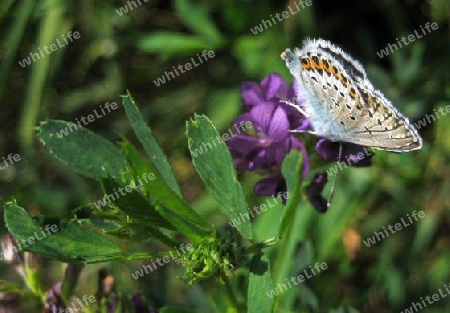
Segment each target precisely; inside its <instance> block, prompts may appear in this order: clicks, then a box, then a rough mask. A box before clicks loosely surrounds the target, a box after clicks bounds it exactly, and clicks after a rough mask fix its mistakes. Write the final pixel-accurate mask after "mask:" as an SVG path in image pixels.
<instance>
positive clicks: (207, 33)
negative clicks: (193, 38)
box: [175, 0, 221, 44]
mask: <svg viewBox="0 0 450 313" xmlns="http://www.w3.org/2000/svg"><path fill="white" fill-rule="evenodd" d="M175 10H176V11H177V12H178V16H179V17H180V18H181V19H182V20H183V21H184V23H185V24H186V26H187V27H189V29H190V30H191V31H193V32H194V33H196V34H198V35H200V36H201V37H203V38H204V39H206V40H207V42H208V43H212V44H217V43H218V42H219V41H220V40H221V35H220V32H219V30H218V29H217V27H216V25H215V24H214V21H213V20H212V19H211V18H210V17H209V15H208V12H207V11H206V10H205V8H204V7H202V6H199V5H198V4H197V5H194V4H193V3H192V2H191V1H189V0H175Z"/></svg>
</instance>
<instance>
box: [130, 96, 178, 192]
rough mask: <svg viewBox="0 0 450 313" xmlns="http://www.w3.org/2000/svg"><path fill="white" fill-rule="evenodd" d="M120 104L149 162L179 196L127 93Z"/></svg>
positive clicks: (139, 112)
mask: <svg viewBox="0 0 450 313" xmlns="http://www.w3.org/2000/svg"><path fill="white" fill-rule="evenodd" d="M122 104H123V106H124V107H125V112H126V114H127V116H128V119H129V120H130V122H131V126H133V129H134V131H135V132H136V136H137V137H138V138H139V141H140V142H141V143H142V145H143V146H144V149H145V152H147V154H148V156H149V157H150V161H151V162H152V163H153V165H154V166H155V167H156V169H157V170H158V172H159V173H160V174H161V175H162V177H163V178H164V181H165V182H166V183H167V184H168V185H169V186H170V188H171V189H172V190H173V191H175V192H176V193H177V194H178V195H179V196H181V191H180V186H179V185H178V182H177V179H176V177H175V175H174V174H173V171H172V167H171V166H170V163H169V161H168V160H167V158H166V155H165V154H164V152H163V151H162V149H161V147H160V146H159V144H158V142H157V141H156V139H155V137H154V136H153V134H152V130H151V129H150V127H149V126H148V125H147V122H146V121H145V119H144V117H143V116H142V114H141V111H139V108H138V107H137V105H136V103H135V101H134V99H133V98H132V96H131V94H130V93H129V92H127V96H123V101H122Z"/></svg>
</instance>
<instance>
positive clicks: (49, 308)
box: [45, 282, 66, 313]
mask: <svg viewBox="0 0 450 313" xmlns="http://www.w3.org/2000/svg"><path fill="white" fill-rule="evenodd" d="M61 285H62V284H61V282H57V283H56V284H54V285H53V287H52V289H50V290H49V291H48V292H47V296H46V297H45V309H46V312H48V313H59V312H63V311H65V309H66V306H65V305H64V302H63V299H62V297H61Z"/></svg>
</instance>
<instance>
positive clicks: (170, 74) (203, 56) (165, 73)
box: [153, 50, 215, 87]
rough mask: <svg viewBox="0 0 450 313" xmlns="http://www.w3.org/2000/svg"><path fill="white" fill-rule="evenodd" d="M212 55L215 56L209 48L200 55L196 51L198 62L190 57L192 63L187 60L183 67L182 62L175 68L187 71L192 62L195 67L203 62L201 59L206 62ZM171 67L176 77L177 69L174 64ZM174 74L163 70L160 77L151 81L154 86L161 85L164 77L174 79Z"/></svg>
mask: <svg viewBox="0 0 450 313" xmlns="http://www.w3.org/2000/svg"><path fill="white" fill-rule="evenodd" d="M206 54H208V55H206ZM208 57H209V58H208ZM214 57H215V55H214V51H212V50H209V51H206V50H203V52H202V55H201V56H200V55H199V54H198V53H197V59H198V61H199V62H200V63H196V62H195V59H194V58H193V57H192V58H191V61H192V63H189V62H187V63H186V64H184V68H183V64H179V65H178V67H177V68H178V69H179V70H180V72H181V73H186V72H187V71H190V70H191V69H192V64H194V67H197V66H199V65H200V64H203V59H204V60H205V62H206V61H208V60H209V59H212V58H214ZM172 68H173V70H174V71H175V74H177V77H178V76H179V75H180V74H179V73H178V71H177V69H176V68H175V65H174V66H172ZM175 74H174V73H173V72H171V71H169V72H168V71H164V75H163V76H161V77H158V78H157V79H156V80H154V81H153V83H155V85H156V87H159V86H161V85H163V84H165V83H166V78H167V81H170V80H171V79H174V78H175ZM164 76H165V77H164ZM170 76H172V77H170Z"/></svg>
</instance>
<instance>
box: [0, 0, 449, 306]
mask: <svg viewBox="0 0 450 313" xmlns="http://www.w3.org/2000/svg"><path fill="white" fill-rule="evenodd" d="M130 2H133V1H130ZM134 2H138V1H137V0H135V1H134ZM140 2H141V4H142V5H140V6H137V7H136V8H134V9H133V10H130V11H129V12H128V13H125V14H122V15H120V14H118V13H117V10H119V9H120V8H121V7H123V6H126V5H127V3H128V1H125V0H123V1H106V0H98V1H89V0H80V1H62V0H41V1H36V0H3V1H1V2H0V25H1V26H0V40H1V41H0V99H1V101H2V110H1V113H0V120H1V123H0V128H1V132H0V151H1V152H2V153H1V155H0V157H2V162H3V160H4V159H3V157H5V158H6V157H7V156H8V155H9V154H10V153H13V154H14V153H19V154H20V156H21V161H20V162H18V163H15V164H14V166H9V167H7V168H6V169H4V170H2V171H0V201H1V203H0V204H1V205H2V206H3V203H4V202H6V201H8V200H10V199H12V197H14V198H16V199H17V201H18V202H20V204H21V206H23V207H24V208H26V210H27V211H28V212H29V213H30V214H35V213H38V212H41V213H43V214H50V215H55V216H58V217H66V218H70V217H71V213H70V210H71V209H73V208H75V207H80V206H84V205H86V203H88V202H89V201H94V200H96V199H99V198H100V197H101V195H102V191H101V189H100V187H99V186H98V185H96V184H95V183H94V182H93V181H92V180H90V179H86V178H84V177H81V176H79V175H78V174H76V173H73V172H71V171H69V170H67V169H65V168H64V167H63V166H61V164H59V163H56V162H54V161H53V159H51V158H50V156H49V154H48V153H47V151H46V150H45V149H43V147H42V145H41V144H40V143H39V141H38V140H37V138H36V131H35V127H36V126H37V125H39V121H43V120H46V119H50V118H51V119H60V120H66V121H73V122H75V121H76V119H77V118H81V117H82V116H87V115H88V114H91V113H92V111H93V110H94V109H98V108H99V106H100V105H102V104H104V103H105V102H114V101H115V102H117V103H119V102H120V99H119V95H120V94H121V93H124V91H125V90H126V89H130V91H131V92H132V93H133V95H134V97H135V98H136V99H137V101H138V102H139V103H140V104H141V110H142V112H143V114H144V115H145V116H146V117H147V119H148V120H149V124H150V125H151V126H152V129H153V131H154V134H155V136H156V137H157V138H158V140H159V142H160V144H161V145H162V147H163V150H164V151H165V152H166V153H167V154H168V156H169V161H170V163H171V164H172V166H173V168H174V171H175V175H176V176H177V178H178V180H179V181H180V185H181V189H182V193H183V194H184V195H185V197H186V199H188V200H189V201H190V202H191V203H192V205H193V207H194V208H196V210H197V211H198V212H199V213H201V215H202V216H203V217H207V218H208V221H209V222H211V223H212V224H215V225H225V224H226V223H227V222H228V221H227V220H226V218H225V217H224V216H223V215H222V214H221V213H220V211H219V210H218V208H217V206H216V205H215V204H214V202H213V199H212V197H211V195H209V194H208V193H206V192H205V191H204V187H203V185H202V183H201V180H200V178H199V177H198V176H197V175H196V174H195V171H194V168H193V166H192V164H191V161H190V156H189V153H188V149H187V140H186V137H185V134H184V133H185V121H186V120H188V119H190V118H191V117H192V116H193V113H194V112H198V113H202V114H206V115H207V116H209V117H210V118H211V120H212V121H213V122H214V124H215V125H216V127H217V128H218V129H219V131H221V132H225V131H226V130H227V129H228V127H229V126H230V124H231V121H232V120H233V118H234V117H235V116H236V115H237V114H238V113H239V112H240V110H241V109H240V95H239V90H240V89H239V88H240V84H241V82H243V81H248V80H253V81H258V82H259V81H260V80H261V79H262V78H263V77H265V76H266V75H267V74H269V73H271V72H277V73H280V74H282V75H283V76H284V78H285V79H286V80H287V81H289V82H290V81H292V77H291V76H290V74H289V73H288V70H287V69H286V68H285V64H284V62H283V61H282V60H281V59H280V57H279V55H280V53H281V52H282V51H284V49H285V48H287V47H294V46H299V45H300V44H301V40H302V39H303V38H304V37H313V38H314V37H321V38H325V39H329V40H331V41H332V42H333V43H335V44H337V45H339V46H341V47H343V48H344V50H346V51H348V52H349V53H350V54H351V55H353V56H354V57H355V58H356V59H358V60H360V61H361V63H362V64H364V66H365V67H366V69H367V72H368V75H369V77H370V79H371V80H372V82H373V84H374V85H375V86H376V87H378V88H380V89H381V90H382V91H383V92H384V93H385V95H386V96H387V97H388V98H390V99H391V100H392V102H393V103H394V104H395V105H396V106H397V107H398V108H399V110H400V111H402V112H404V113H405V115H407V116H408V117H409V118H410V119H411V120H412V121H413V122H417V121H418V120H421V119H422V118H423V117H424V116H425V115H426V114H429V115H430V114H433V113H434V111H433V110H439V108H445V107H446V106H448V105H450V84H449V82H450V74H449V71H448V70H449V68H450V40H449V39H450V38H449V36H450V33H449V21H450V2H449V1H448V0H428V1H423V0H394V1H392V0H378V1H375V0H370V1H355V0H353V1H347V2H331V1H319V0H315V1H314V0H313V1H312V5H311V6H310V7H305V8H304V9H302V10H300V12H298V13H297V14H295V15H293V16H292V17H289V18H287V19H285V20H284V21H282V22H277V23H276V24H275V25H274V26H273V27H269V28H267V29H266V30H264V31H263V32H261V33H260V34H258V35H253V33H252V32H251V31H250V29H251V28H253V27H255V26H257V25H259V24H260V23H261V22H262V20H263V19H264V20H269V19H270V18H271V15H274V14H275V13H281V12H282V11H284V10H286V8H287V6H288V5H291V6H292V7H293V6H294V1H293V0H291V1H284V2H278V1H267V2H263V1H254V0H253V1H250V0H231V1H225V0H215V1H206V0H198V1H194V0H174V1H156V0H155V1H151V0H150V1H148V2H145V1H143V0H140ZM427 22H436V23H438V25H439V28H438V29H437V30H434V31H432V32H431V33H429V34H427V35H426V36H424V37H423V38H421V39H420V40H416V41H415V42H414V43H411V44H409V45H408V46H406V47H403V48H402V49H399V50H398V51H395V52H394V53H391V54H389V55H388V56H387V57H384V58H382V59H380V58H379V57H378V56H377V54H376V52H379V51H380V50H382V49H384V48H386V47H387V46H388V44H392V43H396V38H400V36H408V35H410V34H413V33H414V30H420V26H421V25H422V26H423V25H425V24H426V23H427ZM69 31H72V32H74V31H78V32H79V33H80V35H81V37H80V38H79V39H77V40H75V41H73V42H71V43H69V44H68V45H66V46H64V47H62V48H58V49H57V50H56V51H54V52H51V54H48V55H45V56H44V57H42V58H41V59H39V60H37V61H36V62H33V63H32V64H31V65H29V66H26V67H21V66H20V65H19V63H18V62H19V61H22V60H23V59H24V58H27V57H28V56H30V53H31V52H34V53H36V52H38V51H39V48H41V49H43V47H44V46H49V45H50V44H52V43H55V42H56V39H58V38H59V39H60V40H61V38H63V37H62V36H67V33H68V32H69ZM203 50H213V51H214V52H215V57H214V58H212V59H210V60H209V61H207V62H205V63H204V64H202V65H201V66H198V67H195V68H193V69H192V70H190V71H187V72H186V73H184V74H181V75H179V76H176V77H175V78H173V79H171V80H170V81H168V82H166V83H165V84H163V85H161V86H160V87H157V86H156V85H155V84H154V82H153V81H155V80H156V79H157V78H158V77H161V76H162V75H164V73H165V71H171V70H172V69H173V66H175V67H177V66H178V65H179V64H185V63H187V62H190V59H191V58H193V57H194V58H195V57H196V54H197V53H201V52H202V51H203ZM449 120H450V116H440V118H439V119H437V120H436V121H435V122H433V123H428V124H427V125H426V126H425V127H422V128H421V129H420V130H419V132H420V133H421V134H422V136H423V137H424V141H425V144H424V147H423V149H422V150H420V151H418V152H413V153H405V154H394V153H388V152H382V151H377V152H376V156H375V157H374V158H373V166H371V167H370V168H364V169H363V168H361V169H354V168H348V169H346V170H344V171H341V173H340V177H339V179H338V184H337V189H336V192H335V196H334V199H333V205H332V208H331V209H330V210H329V212H327V213H326V214H325V215H320V214H318V213H316V212H315V211H314V209H313V208H312V207H311V206H310V205H309V204H308V203H307V202H306V201H305V202H302V204H301V206H299V207H298V208H297V214H296V215H295V219H294V221H293V225H292V228H291V232H290V235H289V236H288V237H286V238H287V240H285V241H284V242H283V245H285V246H281V247H280V246H279V245H278V246H274V247H273V248H270V250H267V251H266V252H267V254H268V257H269V259H270V260H271V261H272V262H271V266H272V268H273V269H274V275H273V278H274V281H275V284H276V283H278V282H284V281H285V279H286V278H290V277H291V276H295V275H298V274H299V273H301V272H302V270H303V269H305V268H308V267H309V265H312V264H314V263H315V262H326V263H327V264H328V269H327V270H326V271H324V272H323V273H321V274H320V275H317V276H316V277H315V278H314V279H312V280H308V281H307V282H305V283H304V284H301V285H299V286H297V287H298V288H292V289H289V290H288V291H286V292H284V293H283V295H282V297H281V300H279V302H278V311H279V312H327V311H329V310H331V309H333V308H334V309H336V308H338V307H341V306H344V305H347V306H348V307H349V309H348V310H347V311H346V310H345V309H342V308H341V309H339V310H337V309H336V310H331V311H330V312H351V309H350V307H354V308H356V309H358V310H359V311H360V312H377V313H384V312H398V311H401V310H403V309H405V308H408V307H409V306H410V305H411V303H412V302H419V301H420V300H419V299H420V297H425V296H426V295H432V294H433V293H436V292H437V291H438V289H439V288H443V286H444V284H446V283H448V282H449V281H450V266H449V265H448V264H450V253H449V250H447V248H449V247H450V236H449V234H448V229H449V228H450V225H449V224H450V214H449V210H448V208H449V206H450V198H449V197H448V194H450V183H449V180H448V177H449V175H450V167H449V166H448V163H449V160H450V140H449V139H448V138H446V135H447V134H449V133H450V123H449ZM87 128H89V129H91V130H93V131H95V132H96V133H99V134H100V135H101V136H103V137H105V138H107V139H108V140H110V141H113V142H114V141H119V140H120V139H121V136H122V135H123V136H125V137H127V138H128V139H129V140H131V141H133V143H136V142H137V139H136V138H135V137H134V136H132V135H131V134H132V129H131V126H130V124H129V122H128V120H127V119H126V116H125V112H123V111H120V110H116V111H114V112H112V113H110V114H108V115H106V116H104V117H102V118H100V119H96V120H95V121H94V122H92V123H90V124H89V125H87ZM308 150H309V152H310V154H311V155H314V142H312V141H311V142H310V145H309V146H308ZM315 161H317V160H316V159H314V158H313V159H312V164H314V162H315ZM256 179H257V175H246V176H245V177H241V181H243V182H244V183H243V184H244V185H243V187H244V191H245V193H246V198H247V201H249V202H250V203H251V205H252V206H253V205H257V204H258V203H260V202H263V201H265V199H260V198H257V197H255V195H254V194H253V192H252V186H253V184H254V182H255V180H256ZM328 190H329V186H328V188H327V190H326V191H325V192H328ZM281 210H283V208H282V207H281V206H280V207H279V208H276V209H272V210H268V211H267V212H265V213H264V214H261V215H260V216H258V217H257V218H256V219H255V220H254V229H255V237H256V240H264V239H267V238H268V237H271V236H275V235H276V231H277V229H278V226H279V225H278V223H279V219H280V216H281V213H280V212H281ZM420 210H422V211H424V212H425V215H426V217H425V218H424V219H422V220H420V221H419V222H417V223H414V224H412V225H411V226H408V227H406V228H405V229H404V230H402V231H401V232H398V233H396V234H394V235H391V236H389V237H388V238H386V239H384V240H382V241H381V242H378V243H377V244H375V245H373V246H370V247H367V246H365V245H364V244H363V242H362V240H366V239H367V238H368V237H371V236H373V235H374V232H375V231H380V230H382V228H383V227H388V225H394V224H395V223H398V222H399V221H400V219H401V218H406V216H407V214H410V215H411V212H413V211H420ZM2 225H4V223H2ZM155 245H156V244H155V243H154V242H152V241H150V242H145V243H141V244H136V245H135V246H133V247H129V249H131V250H134V249H135V250H136V251H138V250H142V249H146V250H148V251H149V252H151V251H157V250H158V249H160V247H158V246H155ZM288 247H289V249H288ZM278 251H291V252H290V254H288V255H280V254H279V253H278ZM46 265H47V271H48V272H46V273H44V274H45V275H43V276H44V278H43V281H44V285H45V286H46V287H47V288H49V287H50V281H52V280H53V281H54V280H58V279H59V280H61V279H62V273H63V271H62V267H63V264H62V263H57V262H47V264H46ZM103 267H106V269H107V271H108V272H109V273H111V274H112V275H114V277H115V282H116V284H115V287H114V288H115V289H117V290H118V291H120V292H123V293H126V294H132V293H135V292H137V291H141V292H143V293H144V295H145V296H146V297H147V298H148V299H149V301H150V302H151V303H152V304H153V305H154V306H155V307H162V306H164V305H178V306H183V307H189V308H193V309H194V310H196V311H199V312H216V311H217V312H225V308H226V307H227V300H226V299H225V297H224V290H222V289H221V288H212V286H215V285H212V283H211V282H209V281H204V282H201V283H199V285H194V286H187V285H185V284H184V283H183V282H181V281H180V280H179V279H176V278H175V276H177V275H181V274H182V271H181V269H180V268H179V267H177V266H176V265H170V266H167V267H162V268H160V269H158V271H156V272H154V273H151V274H149V275H146V276H145V277H143V278H141V279H140V280H138V281H135V280H133V279H131V278H130V272H133V271H135V270H136V269H138V268H140V267H141V263H139V262H137V261H134V262H127V263H125V262H115V263H110V264H107V265H89V266H87V267H85V268H84V269H83V273H82V275H81V277H80V284H81V286H82V287H80V294H85V293H87V292H89V291H90V294H94V293H95V290H93V289H94V288H95V284H94V282H93V281H92V277H96V276H97V274H96V273H97V272H98V271H99V270H101V269H102V268H103ZM0 273H1V274H0V276H1V278H2V279H5V280H7V281H13V282H14V281H20V280H19V277H18V276H17V275H16V274H15V273H14V272H13V271H10V265H8V264H5V263H4V262H2V263H1V264H0ZM92 275H94V276H92ZM244 277H246V274H244V273H242V272H239V271H238V272H237V273H236V274H235V277H234V279H233V280H232V286H227V287H228V288H232V289H233V291H234V292H235V293H236V295H237V297H238V299H239V296H240V295H241V296H242V295H245V294H246V288H247V286H246V282H245V281H244ZM223 288H225V287H223ZM448 299H450V298H444V299H442V300H440V301H438V302H436V303H434V304H433V305H429V306H427V307H426V308H425V309H423V310H422V311H421V312H444V311H448V310H449V308H450V302H449V300H448ZM24 300H26V299H24ZM21 304H22V305H23V309H22V310H21V309H18V310H17V311H14V312H24V311H25V310H26V307H27V305H26V301H22V303H21ZM0 305H1V304H0ZM28 311H30V310H28Z"/></svg>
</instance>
